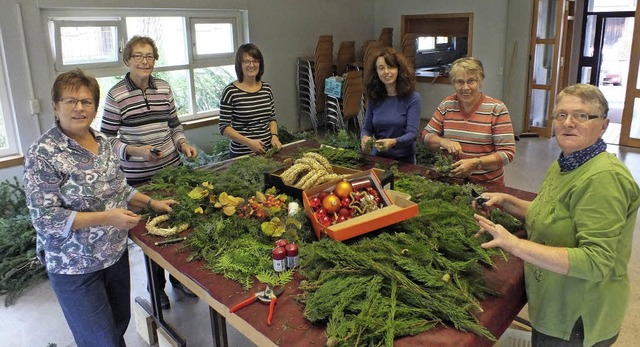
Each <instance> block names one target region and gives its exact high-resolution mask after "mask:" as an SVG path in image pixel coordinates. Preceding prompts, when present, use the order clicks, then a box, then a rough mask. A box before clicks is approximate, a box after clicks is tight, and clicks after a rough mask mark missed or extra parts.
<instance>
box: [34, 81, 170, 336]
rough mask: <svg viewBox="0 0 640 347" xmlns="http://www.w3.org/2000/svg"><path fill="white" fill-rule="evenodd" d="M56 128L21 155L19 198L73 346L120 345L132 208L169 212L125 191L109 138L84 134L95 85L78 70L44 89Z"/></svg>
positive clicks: (126, 308)
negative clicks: (24, 204) (28, 215)
mask: <svg viewBox="0 0 640 347" xmlns="http://www.w3.org/2000/svg"><path fill="white" fill-rule="evenodd" d="M51 97H52V106H53V111H54V114H55V124H54V126H53V127H51V128H50V129H49V130H47V131H46V132H45V133H44V134H43V135H42V136H40V138H38V139H37V140H36V141H35V142H34V143H33V144H32V145H31V147H30V148H29V151H28V153H27V155H26V156H25V173H24V182H25V192H26V195H27V204H28V206H29V210H30V213H31V219H32V222H33V226H34V227H35V229H36V251H37V255H38V258H39V259H40V261H41V262H42V263H43V264H44V265H45V267H46V270H47V274H48V276H49V279H50V280H51V286H52V287H53V290H54V292H55V293H56V296H57V298H58V301H59V302H60V306H61V307H62V311H63V312H64V315H65V318H66V320H67V323H68V324H69V327H70V328H71V332H72V333H73V337H74V339H75V341H76V344H77V345H78V346H125V342H124V333H125V331H126V329H127V326H128V325H129V319H130V317H131V310H130V298H129V296H130V293H129V292H130V291H129V289H130V280H129V256H128V252H127V234H128V230H129V229H131V228H133V227H134V226H136V225H137V224H138V222H139V221H140V216H139V215H138V214H136V213H134V212H132V211H131V210H129V209H130V208H133V209H136V210H142V209H143V208H145V207H146V208H151V209H153V210H155V211H157V212H170V211H171V207H170V206H171V205H172V204H173V203H174V201H173V200H154V199H151V198H150V197H149V196H147V195H144V194H142V193H140V192H138V191H137V190H135V189H134V188H132V187H130V186H128V185H127V183H126V180H125V177H124V173H123V171H122V169H121V168H120V161H119V160H118V156H117V155H116V153H115V152H114V151H113V149H112V148H111V144H110V142H109V140H108V139H107V138H106V137H105V136H104V135H103V134H102V133H99V132H96V131H94V130H93V129H91V122H92V121H93V119H94V118H95V116H96V112H97V105H98V100H99V99H100V87H99V86H98V82H97V81H96V79H95V78H93V77H89V76H87V75H85V74H84V72H82V71H81V70H79V69H76V70H72V71H69V72H65V73H63V74H61V75H59V76H58V77H57V78H56V80H55V82H54V84H53V87H52V89H51Z"/></svg>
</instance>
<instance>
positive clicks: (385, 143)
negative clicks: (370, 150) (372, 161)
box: [374, 139, 397, 152]
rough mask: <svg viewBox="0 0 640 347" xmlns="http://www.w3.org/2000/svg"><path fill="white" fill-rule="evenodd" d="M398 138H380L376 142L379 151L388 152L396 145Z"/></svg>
mask: <svg viewBox="0 0 640 347" xmlns="http://www.w3.org/2000/svg"><path fill="white" fill-rule="evenodd" d="M396 143H397V141H396V139H380V140H377V141H376V143H375V144H374V145H375V146H376V149H377V150H378V152H386V151H388V150H389V149H391V148H393V147H395V146H396Z"/></svg>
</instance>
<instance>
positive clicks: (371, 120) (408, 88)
mask: <svg viewBox="0 0 640 347" xmlns="http://www.w3.org/2000/svg"><path fill="white" fill-rule="evenodd" d="M371 61H372V63H371V65H369V66H367V67H365V68H367V69H369V73H368V74H367V80H366V81H365V82H364V83H365V86H366V93H367V97H368V98H369V101H368V105H367V111H366V113H365V116H364V125H363V126H362V130H361V132H360V145H361V147H362V150H363V151H369V149H370V148H371V149H372V154H373V155H377V156H381V157H385V158H392V159H395V160H398V161H402V162H407V163H411V164H413V163H415V162H416V138H417V136H418V127H419V126H420V94H418V92H416V91H415V84H416V81H415V74H414V72H413V71H412V69H411V68H410V67H409V64H408V63H407V60H406V59H405V57H404V56H403V55H402V54H401V53H398V52H396V51H395V50H394V49H392V48H388V49H384V50H382V51H380V52H379V53H378V54H377V55H376V56H375V57H374V59H371ZM371 141H375V142H374V144H373V147H372V146H371V144H370V142H371Z"/></svg>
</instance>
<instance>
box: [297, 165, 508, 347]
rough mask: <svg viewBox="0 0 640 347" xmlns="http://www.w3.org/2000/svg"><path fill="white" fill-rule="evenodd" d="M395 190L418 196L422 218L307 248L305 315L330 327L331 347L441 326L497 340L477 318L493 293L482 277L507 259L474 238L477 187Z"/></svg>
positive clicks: (401, 183)
mask: <svg viewBox="0 0 640 347" xmlns="http://www.w3.org/2000/svg"><path fill="white" fill-rule="evenodd" d="M395 187H396V189H397V190H400V191H404V192H407V193H409V194H412V195H414V196H419V197H418V198H417V199H416V201H418V202H419V210H420V213H419V215H418V216H417V217H414V218H412V219H409V220H406V221H404V222H402V223H398V224H395V225H392V226H389V227H387V228H384V229H383V230H382V231H380V232H378V233H376V234H369V235H367V236H365V237H362V238H360V239H358V240H356V241H354V242H351V243H350V242H345V243H340V242H336V241H333V240H330V239H323V240H321V241H319V242H315V243H313V244H310V245H306V246H305V248H304V249H302V254H301V273H302V275H303V277H304V278H305V279H306V280H305V281H304V282H303V283H302V285H301V288H302V289H303V290H304V291H305V295H304V296H303V298H302V301H303V302H304V303H305V311H304V314H305V317H306V318H307V319H309V320H310V321H312V322H319V323H327V336H328V338H329V341H328V345H331V346H356V345H358V346H374V345H375V346H378V345H383V344H384V345H387V346H391V345H393V341H394V339H395V338H397V337H400V336H405V335H415V334H418V333H421V332H424V331H426V330H429V329H431V328H433V327H435V326H437V325H440V324H447V325H453V326H454V327H456V328H457V329H459V330H463V331H470V332H473V333H475V334H478V335H480V336H484V337H486V338H488V339H491V340H494V338H493V336H492V335H491V333H490V332H489V331H487V330H486V329H485V328H484V327H482V326H481V325H480V324H478V322H477V319H476V318H475V315H474V313H476V312H479V311H480V310H481V307H480V300H482V299H484V298H485V297H486V296H487V295H491V294H495V293H496V292H495V291H493V290H492V289H490V288H486V287H485V285H484V280H483V278H482V272H483V271H484V269H485V267H487V266H493V261H492V257H493V256H496V255H502V256H504V254H503V253H502V251H500V250H496V249H483V248H482V247H481V246H480V244H481V243H482V242H485V241H486V240H487V239H486V238H485V237H481V238H476V236H475V235H476V232H477V231H478V225H477V223H476V222H475V220H474V219H473V210H472V208H471V200H472V198H471V194H470V190H471V188H473V187H472V186H471V185H465V186H456V185H450V184H445V183H440V182H433V181H429V180H427V179H424V178H423V177H420V176H417V175H411V176H405V177H401V178H400V179H399V180H397V181H396V183H395Z"/></svg>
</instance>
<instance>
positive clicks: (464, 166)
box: [451, 159, 475, 177]
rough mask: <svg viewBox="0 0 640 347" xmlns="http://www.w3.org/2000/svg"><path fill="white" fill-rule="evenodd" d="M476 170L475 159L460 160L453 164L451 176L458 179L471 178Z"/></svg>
mask: <svg viewBox="0 0 640 347" xmlns="http://www.w3.org/2000/svg"><path fill="white" fill-rule="evenodd" d="M474 169H475V167H474V162H473V159H460V160H458V161H456V162H455V163H453V170H451V175H453V176H456V177H469V176H471V173H473V170H474Z"/></svg>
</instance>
